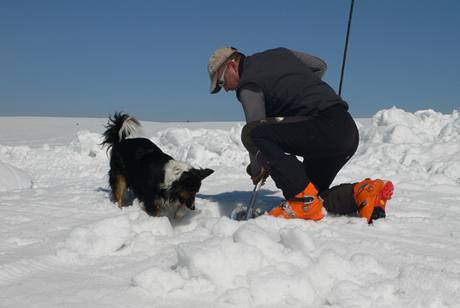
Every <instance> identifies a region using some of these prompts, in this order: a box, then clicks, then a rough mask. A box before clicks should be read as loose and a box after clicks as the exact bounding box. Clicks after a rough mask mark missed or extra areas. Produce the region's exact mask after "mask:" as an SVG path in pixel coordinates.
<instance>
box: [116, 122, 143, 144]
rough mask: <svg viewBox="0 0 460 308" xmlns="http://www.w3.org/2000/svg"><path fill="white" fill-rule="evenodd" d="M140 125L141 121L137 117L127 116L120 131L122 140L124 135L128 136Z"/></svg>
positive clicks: (119, 136)
mask: <svg viewBox="0 0 460 308" xmlns="http://www.w3.org/2000/svg"><path fill="white" fill-rule="evenodd" d="M139 127H140V125H139V122H138V121H137V120H136V119H134V118H132V117H129V118H127V119H126V120H125V121H124V122H123V125H121V128H120V130H119V131H118V138H119V139H120V141H121V140H123V136H125V137H128V136H129V135H131V134H132V133H133V132H134V131H136V130H137V129H138V128H139Z"/></svg>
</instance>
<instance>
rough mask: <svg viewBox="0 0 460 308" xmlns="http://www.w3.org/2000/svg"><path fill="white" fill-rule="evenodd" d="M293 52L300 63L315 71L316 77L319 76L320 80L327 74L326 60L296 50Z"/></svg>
mask: <svg viewBox="0 0 460 308" xmlns="http://www.w3.org/2000/svg"><path fill="white" fill-rule="evenodd" d="M291 51H292V53H293V54H294V55H295V56H296V57H297V58H298V59H299V60H300V61H302V63H304V64H305V65H306V66H308V67H310V68H311V69H312V70H313V73H315V74H316V76H318V77H319V78H323V76H324V73H326V70H327V64H326V62H324V60H322V59H320V58H318V57H315V56H313V55H310V54H308V53H304V52H300V51H295V50H291Z"/></svg>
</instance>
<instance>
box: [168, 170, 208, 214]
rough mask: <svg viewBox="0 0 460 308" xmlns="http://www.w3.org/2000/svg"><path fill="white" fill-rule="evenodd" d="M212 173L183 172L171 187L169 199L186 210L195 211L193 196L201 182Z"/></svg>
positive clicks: (200, 171) (203, 171)
mask: <svg viewBox="0 0 460 308" xmlns="http://www.w3.org/2000/svg"><path fill="white" fill-rule="evenodd" d="M213 172H214V170H212V169H208V168H206V169H195V168H191V169H189V170H187V171H183V172H182V174H181V175H180V177H178V179H177V180H176V181H174V182H173V183H172V185H171V190H170V193H171V195H170V196H171V198H172V199H176V200H178V201H179V202H180V203H181V204H183V205H185V206H186V207H187V208H189V209H191V210H194V209H195V196H196V194H197V193H198V191H199V190H200V187H201V181H202V180H203V179H204V178H206V177H208V176H209V175H211V174H212V173H213Z"/></svg>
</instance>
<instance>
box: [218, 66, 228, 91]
mask: <svg viewBox="0 0 460 308" xmlns="http://www.w3.org/2000/svg"><path fill="white" fill-rule="evenodd" d="M227 67H228V66H227V64H225V68H224V70H223V71H222V75H220V78H219V80H218V81H217V85H218V86H219V87H221V88H223V87H224V85H225V73H226V72H227Z"/></svg>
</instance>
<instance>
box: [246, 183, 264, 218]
mask: <svg viewBox="0 0 460 308" xmlns="http://www.w3.org/2000/svg"><path fill="white" fill-rule="evenodd" d="M264 182H265V181H264V180H263V179H261V180H260V181H259V182H258V183H257V184H256V185H254V189H253V190H252V196H251V200H249V205H248V210H247V212H246V220H249V219H250V218H251V217H252V211H253V209H254V204H255V203H256V199H257V198H256V197H257V193H258V192H259V190H260V188H261V187H262V185H263V184H264Z"/></svg>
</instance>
